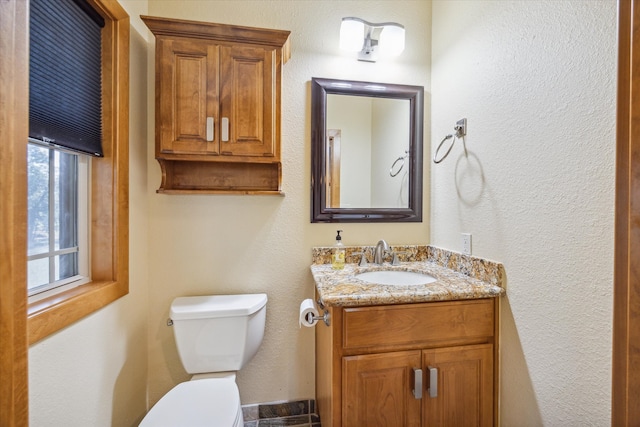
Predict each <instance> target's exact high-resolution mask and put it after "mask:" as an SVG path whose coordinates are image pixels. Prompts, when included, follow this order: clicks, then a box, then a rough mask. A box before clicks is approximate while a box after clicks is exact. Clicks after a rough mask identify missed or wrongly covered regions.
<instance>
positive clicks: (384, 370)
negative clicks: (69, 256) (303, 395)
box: [316, 298, 497, 427]
mask: <svg viewBox="0 0 640 427" xmlns="http://www.w3.org/2000/svg"><path fill="white" fill-rule="evenodd" d="M496 301H497V299H494V298H490V299H480V300H464V301H447V302H429V303H417V304H401V305H385V306H368V307H330V308H328V310H329V311H330V317H331V325H330V326H328V327H327V326H325V325H324V324H318V325H317V326H316V355H317V357H316V388H317V389H316V398H317V401H318V409H319V411H320V419H321V421H322V425H323V426H325V427H327V426H333V427H338V426H343V427H351V426H365V425H366V426H368V427H369V426H416V427H418V426H493V425H496V416H495V413H496V407H497V403H496V402H497V399H496V394H497V385H496V384H497V378H496V375H495V373H496V372H497V369H496V361H497V357H496V352H497V345H496V341H497V340H496V337H497V331H496V323H497V322H496V313H497V311H496V304H497V302H496Z"/></svg>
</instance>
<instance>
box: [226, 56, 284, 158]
mask: <svg viewBox="0 0 640 427" xmlns="http://www.w3.org/2000/svg"><path fill="white" fill-rule="evenodd" d="M220 50H221V52H220V64H221V69H220V79H221V82H220V83H221V86H220V95H221V97H220V119H221V123H222V125H221V126H222V127H221V130H222V132H225V129H224V128H225V127H227V126H228V137H225V138H222V139H221V142H220V154H221V155H223V156H224V155H229V156H253V157H274V156H277V155H279V153H276V135H277V129H276V121H277V118H276V111H277V106H276V100H277V97H276V93H277V87H276V86H277V81H276V79H277V71H278V69H279V66H278V64H277V60H276V50H275V49H273V48H268V47H265V48H259V47H250V46H223V47H221V49H220ZM227 123H228V125H227Z"/></svg>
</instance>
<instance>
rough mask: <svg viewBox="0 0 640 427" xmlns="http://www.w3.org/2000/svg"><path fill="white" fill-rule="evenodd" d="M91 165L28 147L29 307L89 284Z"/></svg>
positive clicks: (33, 144) (32, 145)
mask: <svg viewBox="0 0 640 427" xmlns="http://www.w3.org/2000/svg"><path fill="white" fill-rule="evenodd" d="M89 161H90V159H89V158H88V157H87V156H84V155H79V154H76V153H72V152H67V151H64V150H60V149H56V148H51V147H47V146H43V145H42V144H40V143H39V142H38V141H37V140H32V139H31V140H30V143H29V144H28V146H27V174H28V175H27V180H28V183H27V185H28V187H27V188H28V191H27V193H28V196H27V197H28V198H27V207H28V209H27V211H28V220H27V260H28V261H27V290H28V294H29V297H30V301H35V300H37V299H41V298H43V297H46V296H49V295H52V294H55V293H58V292H62V291H64V290H66V289H70V288H72V287H75V286H78V285H81V284H83V283H86V282H88V281H89V265H88V248H89V245H88V241H87V218H88V215H89V212H88V200H89V198H88V191H87V190H88V165H89Z"/></svg>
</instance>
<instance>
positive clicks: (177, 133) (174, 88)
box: [156, 37, 220, 156]
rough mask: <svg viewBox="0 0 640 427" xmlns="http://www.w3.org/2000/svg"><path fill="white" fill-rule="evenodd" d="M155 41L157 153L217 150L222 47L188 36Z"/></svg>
mask: <svg viewBox="0 0 640 427" xmlns="http://www.w3.org/2000/svg"><path fill="white" fill-rule="evenodd" d="M156 43H157V52H156V58H157V59H156V61H157V64H156V65H157V68H158V69H159V70H160V72H159V75H158V76H157V79H158V82H157V83H158V85H159V90H158V91H157V92H156V96H157V97H159V102H157V103H156V105H157V106H158V108H159V110H160V111H159V114H156V132H157V137H158V139H159V141H158V144H157V146H156V148H157V152H156V156H158V155H161V154H208V155H211V154H218V153H219V151H220V146H219V137H218V135H219V132H217V129H216V127H219V120H218V108H219V107H218V105H219V93H218V70H219V67H218V61H219V50H220V47H219V46H218V45H216V44H214V43H208V42H203V41H202V40H192V39H187V38H173V39H170V38H164V37H158V39H157V41H156Z"/></svg>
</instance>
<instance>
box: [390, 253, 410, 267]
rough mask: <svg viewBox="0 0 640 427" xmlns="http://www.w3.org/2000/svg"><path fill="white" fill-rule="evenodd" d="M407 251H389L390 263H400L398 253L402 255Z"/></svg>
mask: <svg viewBox="0 0 640 427" xmlns="http://www.w3.org/2000/svg"><path fill="white" fill-rule="evenodd" d="M407 253H408V252H396V251H391V255H392V256H393V260H392V261H391V265H400V258H398V255H404V254H407Z"/></svg>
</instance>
